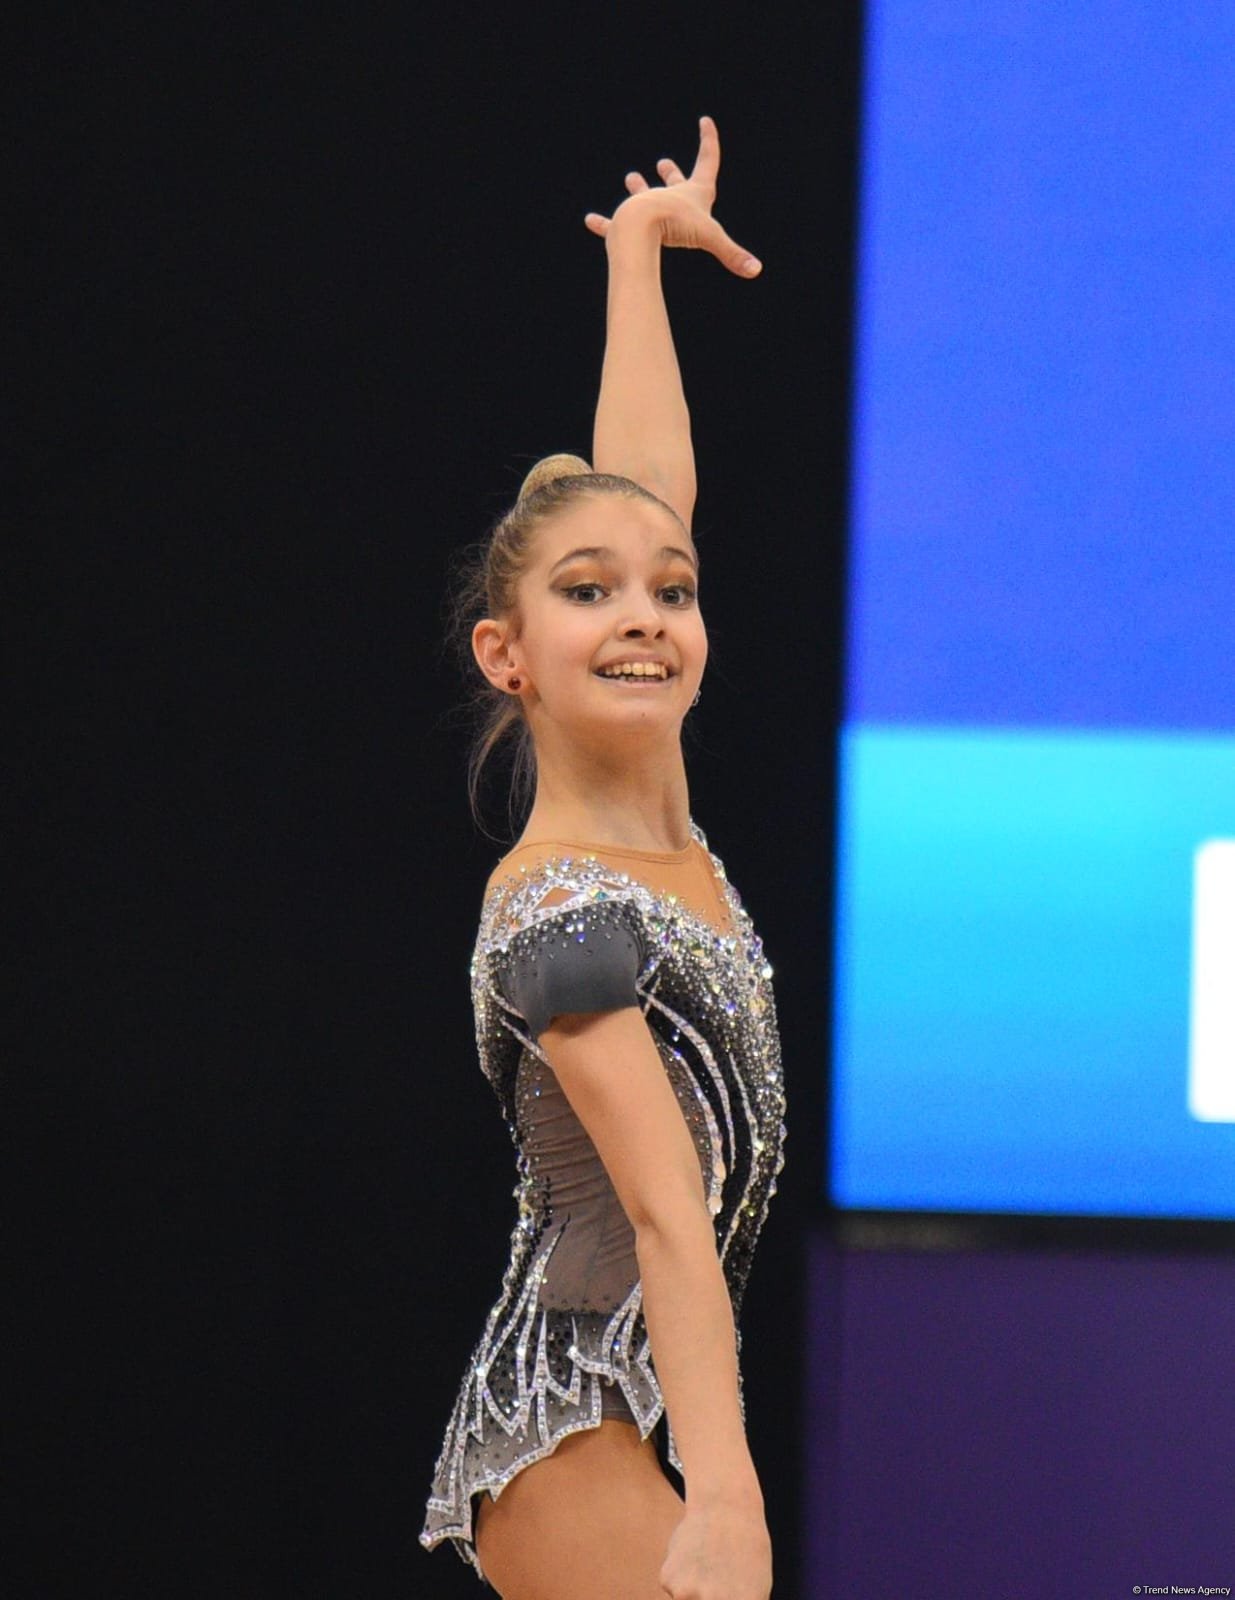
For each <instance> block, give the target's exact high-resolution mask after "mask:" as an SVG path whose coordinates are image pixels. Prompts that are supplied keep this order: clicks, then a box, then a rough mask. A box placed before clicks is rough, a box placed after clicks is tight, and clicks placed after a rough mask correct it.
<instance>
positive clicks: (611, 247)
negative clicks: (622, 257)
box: [605, 190, 663, 255]
mask: <svg viewBox="0 0 1235 1600" xmlns="http://www.w3.org/2000/svg"><path fill="white" fill-rule="evenodd" d="M662 235H663V216H662V212H661V208H660V204H659V201H658V200H657V197H656V193H655V191H654V190H648V191H647V192H646V193H645V194H636V195H631V197H630V199H629V200H624V201H623V202H622V204H621V205H620V206H619V207H618V208H617V210H616V211H615V212H614V213H613V216H612V218H611V219H610V222H609V230H608V232H607V233H606V234H605V248H606V249H607V250H608V252H609V254H610V255H613V254H614V253H615V251H622V250H627V251H632V250H637V251H640V252H643V253H649V252H655V251H657V250H659V248H660V244H661V238H662Z"/></svg>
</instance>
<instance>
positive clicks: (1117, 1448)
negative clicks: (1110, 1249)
mask: <svg viewBox="0 0 1235 1600" xmlns="http://www.w3.org/2000/svg"><path fill="white" fill-rule="evenodd" d="M811 1279H812V1282H811V1302H810V1304H811V1324H810V1325H811V1337H812V1352H813V1359H812V1375H811V1395H810V1412H809V1433H808V1456H807V1463H806V1476H805V1485H806V1496H807V1511H806V1523H807V1530H806V1542H807V1553H808V1562H807V1571H808V1573H809V1574H810V1575H811V1577H810V1581H809V1583H808V1585H807V1586H806V1589H805V1593H806V1594H807V1595H809V1596H810V1597H811V1600H833V1597H836V1600H840V1597H842V1596H844V1597H849V1596H855V1595H880V1596H895V1597H896V1600H943V1597H949V1600H950V1597H952V1596H957V1595H974V1596H977V1595H981V1596H1016V1597H1020V1596H1035V1597H1041V1600H1074V1597H1075V1600H1105V1597H1107V1596H1111V1597H1117V1596H1118V1597H1122V1596H1125V1595H1132V1594H1134V1593H1135V1589H1134V1585H1137V1584H1140V1585H1142V1586H1149V1585H1167V1586H1169V1585H1171V1584H1176V1585H1181V1586H1183V1585H1198V1586H1199V1585H1204V1584H1208V1585H1214V1586H1219V1585H1222V1586H1225V1585H1230V1586H1232V1589H1233V1590H1235V1260H1232V1259H1227V1258H1216V1257H1206V1256H1193V1257H1168V1256H1146V1255H1135V1256H1134V1255H1114V1254H1093V1255H1088V1254H1086V1255H1081V1254H1077V1253H1063V1252H1054V1253H1048V1252H1045V1251H1034V1252H1032V1253H1029V1252H1023V1253H1015V1254H1013V1253H1011V1252H1007V1253H1004V1252H994V1251H988V1252H982V1253H975V1254H910V1253H907V1252H906V1253H901V1252H859V1251H853V1250H840V1249H838V1248H837V1247H836V1246H834V1245H830V1244H826V1243H823V1242H819V1243H817V1244H816V1245H815V1246H814V1247H813V1250H812V1255H811ZM1167 1592H1168V1593H1169V1592H1170V1591H1169V1588H1168V1590H1167Z"/></svg>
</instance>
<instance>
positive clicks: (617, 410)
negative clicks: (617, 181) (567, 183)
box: [585, 117, 761, 528]
mask: <svg viewBox="0 0 1235 1600" xmlns="http://www.w3.org/2000/svg"><path fill="white" fill-rule="evenodd" d="M719 170H720V138H719V135H718V134H717V131H716V124H715V123H714V122H713V121H712V119H711V117H701V118H700V119H699V154H698V157H697V158H696V161H695V165H694V167H693V169H692V170H691V173H690V176H689V177H686V176H685V175H684V174H683V172H682V170H681V168H680V167H679V166H678V165H677V163H676V162H675V161H671V160H669V159H668V157H666V158H665V159H664V160H662V161H659V162H657V171H658V172H659V174H660V176H661V178H662V179H663V180H664V183H663V186H661V187H653V186H651V185H649V184H648V182H647V180H646V179H645V178H644V177H643V176H642V174H640V173H638V172H631V173H628V174H627V177H626V187H627V189H628V190H629V193H630V198H629V199H627V200H624V201H623V202H622V204H621V205H620V206H619V207H618V208H617V210H616V211H615V212H614V214H613V216H612V217H604V216H602V215H600V214H599V213H598V212H594V211H593V212H589V213H588V215H587V217H586V218H585V221H586V223H587V226H588V227H589V228H590V229H591V230H592V232H593V233H598V234H600V235H601V236H602V237H603V239H604V241H605V246H606V250H607V252H608V258H609V300H608V309H607V314H606V327H605V360H604V367H603V369H602V371H601V380H600V395H599V398H598V400H597V403H596V423H595V429H594V433H593V440H592V464H593V466H594V467H595V469H596V471H597V472H614V473H618V474H620V475H621V476H622V477H626V478H633V479H634V481H635V482H636V483H641V484H642V485H643V486H644V488H647V489H651V491H652V492H653V493H654V494H657V495H659V496H660V497H661V499H662V500H664V501H666V503H667V504H669V505H671V506H672V507H673V509H674V510H675V511H676V512H677V514H678V515H679V516H680V517H681V519H682V521H683V522H684V523H685V525H686V527H687V528H689V527H690V524H691V517H692V515H693V513H694V508H695V455H694V449H693V446H692V444H691V437H690V413H689V412H688V410H687V408H686V396H685V395H684V393H683V391H682V376H681V373H680V371H679V370H678V361H677V353H676V352H675V350H674V348H673V334H672V332H671V330H670V327H669V314H668V312H667V310H666V308H665V297H664V293H663V291H662V288H661V281H660V252H661V249H662V248H663V247H664V246H670V247H674V248H681V249H690V250H706V251H707V252H708V253H709V254H711V255H714V256H716V257H717V259H718V260H720V261H721V262H722V263H723V264H724V265H725V266H726V267H728V268H729V270H730V271H731V272H733V273H735V274H736V275H737V276H739V277H743V278H753V277H756V276H758V274H759V272H760V270H761V267H760V263H759V262H758V261H757V260H756V259H755V257H754V256H752V255H751V253H750V252H749V251H748V250H744V249H743V248H742V246H741V245H738V244H735V243H734V241H733V240H732V239H731V238H730V237H729V235H728V234H727V233H726V232H725V230H724V229H723V228H722V227H721V225H720V224H719V223H718V222H717V221H716V219H715V218H714V217H713V216H712V206H713V204H714V203H715V200H716V177H717V173H718V172H719Z"/></svg>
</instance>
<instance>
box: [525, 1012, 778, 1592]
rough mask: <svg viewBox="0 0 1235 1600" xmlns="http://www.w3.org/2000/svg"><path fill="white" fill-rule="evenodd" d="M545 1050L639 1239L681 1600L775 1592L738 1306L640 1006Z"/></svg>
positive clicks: (570, 1031)
mask: <svg viewBox="0 0 1235 1600" xmlns="http://www.w3.org/2000/svg"><path fill="white" fill-rule="evenodd" d="M540 1043H541V1047H542V1048H543V1050H544V1052H545V1054H546V1055H547V1056H548V1058H549V1062H550V1065H551V1066H552V1067H553V1070H554V1072H555V1073H556V1074H557V1077H558V1081H559V1082H560V1084H561V1085H562V1090H563V1092H564V1093H565V1095H566V1098H567V1099H568V1100H569V1101H570V1104H571V1106H572V1107H573V1109H574V1111H575V1114H576V1115H577V1116H578V1118H579V1120H580V1122H581V1123H582V1124H583V1126H584V1128H585V1129H586V1130H587V1133H588V1135H589V1137H590V1138H591V1140H592V1143H593V1144H594V1145H595V1146H596V1150H597V1153H598V1155H599V1156H600V1158H601V1160H602V1162H603V1163H604V1166H605V1169H606V1171H607V1172H608V1174H609V1177H610V1179H611V1180H612V1182H613V1187H614V1189H615V1190H616V1192H617V1196H618V1199H619V1200H620V1201H621V1204H622V1208H623V1210H624V1211H625V1212H626V1215H627V1216H628V1218H629V1219H630V1223H631V1226H632V1227H633V1229H634V1233H635V1252H636V1255H637V1257H638V1262H639V1274H640V1279H641V1282H642V1284H643V1310H644V1316H645V1318H646V1320H647V1327H648V1336H649V1338H650V1340H651V1344H652V1359H653V1361H654V1362H655V1365H656V1375H657V1378H658V1380H659V1382H660V1386H661V1390H662V1392H663V1394H664V1397H665V1406H666V1409H667V1410H668V1412H669V1418H670V1421H671V1422H672V1424H673V1434H674V1440H675V1442H676V1444H677V1450H678V1455H679V1457H680V1458H681V1462H682V1468H683V1473H684V1476H685V1480H686V1515H685V1516H684V1518H683V1519H682V1521H681V1522H680V1523H679V1524H678V1526H677V1528H676V1530H675V1531H674V1533H673V1536H672V1538H671V1539H670V1541H669V1548H668V1550H667V1552H666V1559H665V1564H664V1567H663V1569H662V1572H661V1583H662V1584H663V1585H664V1587H665V1590H666V1593H668V1594H670V1595H700V1594H706V1595H707V1596H709V1597H710V1600H767V1595H768V1593H769V1590H770V1588H771V1581H772V1566H771V1545H770V1541H769V1539H768V1533H767V1526H766V1523H765V1520H764V1511H763V1497H762V1493H761V1491H760V1488H759V1482H758V1479H757V1478H756V1476H755V1468H754V1465H753V1463H752V1461H751V1457H750V1451H749V1449H748V1447H747V1443H746V1434H745V1430H744V1428H743V1426H742V1417H741V1410H740V1407H739V1402H738V1375H737V1373H738V1369H737V1344H736V1336H735V1333H734V1320H733V1308H732V1305H731V1303H730V1299H729V1291H728V1288H727V1287H726V1284H725V1279H724V1273H723V1271H722V1268H721V1265H720V1261H719V1258H718V1256H717V1251H716V1234H715V1230H714V1226H713V1222H712V1219H711V1217H710V1215H709V1214H708V1209H707V1204H706V1200H705V1197H704V1192H703V1181H702V1177H701V1175H700V1171H699V1158H698V1156H697V1155H696V1154H695V1147H694V1144H693V1143H692V1141H691V1137H690V1134H689V1132H688V1131H687V1127H686V1123H685V1120H684V1119H683V1117H682V1112H681V1108H680V1107H679V1105H678V1102H677V1099H676V1097H675V1095H674V1093H673V1090H672V1088H671V1087H670V1085H669V1080H668V1078H667V1077H666V1076H665V1070H664V1066H663V1063H662V1062H661V1059H660V1056H659V1054H658V1052H657V1049H656V1045H655V1042H654V1041H653V1039H652V1034H651V1030H650V1029H649V1027H648V1024H647V1022H646V1020H645V1019H644V1017H643V1015H642V1013H641V1012H640V1010H639V1009H638V1007H637V1006H627V1007H623V1008H621V1009H619V1010H614V1011H606V1012H597V1013H590V1014H580V1015H574V1016H557V1017H554V1019H553V1020H552V1022H551V1023H550V1025H549V1026H548V1027H547V1028H546V1029H545V1030H544V1032H543V1033H542V1034H541V1036H540Z"/></svg>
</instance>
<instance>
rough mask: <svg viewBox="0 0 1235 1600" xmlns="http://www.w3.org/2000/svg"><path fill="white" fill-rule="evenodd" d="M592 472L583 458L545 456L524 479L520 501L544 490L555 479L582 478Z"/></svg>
mask: <svg viewBox="0 0 1235 1600" xmlns="http://www.w3.org/2000/svg"><path fill="white" fill-rule="evenodd" d="M591 471H592V469H591V467H589V466H588V464H587V462H586V461H585V460H584V459H583V457H582V456H572V455H566V454H560V455H555V456H545V458H544V459H543V460H542V461H538V462H537V463H536V465H535V466H534V467H533V468H532V470H531V471H530V472H529V473H528V475H527V477H526V478H524V480H523V484H522V487H521V488H520V490H519V499H520V500H526V499H527V497H528V496H529V495H532V494H535V493H536V491H537V489H543V488H544V487H545V485H546V484H548V483H552V482H553V481H554V479H555V478H581V477H584V476H587V475H590V474H591Z"/></svg>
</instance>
